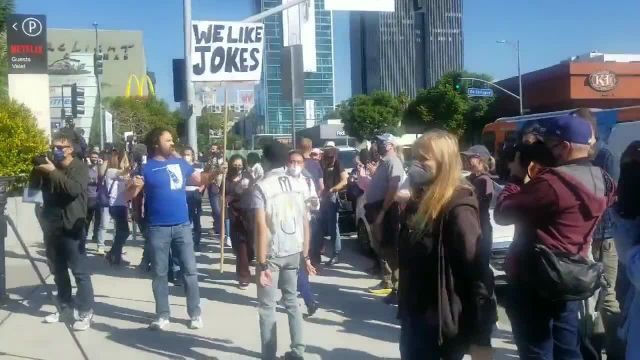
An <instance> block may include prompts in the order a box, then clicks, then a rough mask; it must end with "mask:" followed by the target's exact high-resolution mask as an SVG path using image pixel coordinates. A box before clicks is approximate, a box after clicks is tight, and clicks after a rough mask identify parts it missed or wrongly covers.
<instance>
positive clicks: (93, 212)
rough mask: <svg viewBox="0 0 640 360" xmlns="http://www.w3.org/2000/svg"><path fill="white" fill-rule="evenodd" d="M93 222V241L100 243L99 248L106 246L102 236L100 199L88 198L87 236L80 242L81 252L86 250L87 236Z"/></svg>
mask: <svg viewBox="0 0 640 360" xmlns="http://www.w3.org/2000/svg"><path fill="white" fill-rule="evenodd" d="M91 221H93V236H92V237H91V240H93V241H95V242H97V243H98V246H99V247H103V246H104V237H103V236H102V235H103V234H102V231H100V229H101V224H100V223H101V221H102V207H101V206H100V204H98V199H96V198H87V217H86V225H85V234H84V236H83V237H82V239H81V240H80V251H81V252H84V250H85V249H86V242H87V236H88V233H89V225H91Z"/></svg>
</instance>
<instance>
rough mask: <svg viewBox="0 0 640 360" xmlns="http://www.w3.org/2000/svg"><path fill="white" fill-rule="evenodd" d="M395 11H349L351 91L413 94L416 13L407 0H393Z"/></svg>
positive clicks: (359, 92)
mask: <svg viewBox="0 0 640 360" xmlns="http://www.w3.org/2000/svg"><path fill="white" fill-rule="evenodd" d="M395 6H396V8H395V12H389V13H387V12H380V13H378V12H352V13H351V23H350V36H351V81H352V93H353V94H362V93H364V94H368V93H371V92H373V91H376V90H385V91H389V92H391V93H393V94H396V95H398V94H400V93H401V92H404V93H406V94H408V95H410V96H415V94H416V91H417V85H418V84H417V82H416V79H417V78H418V77H419V73H417V72H416V71H417V70H418V68H419V67H418V66H417V64H416V60H417V57H416V56H415V53H416V40H417V32H416V29H415V24H414V22H415V15H414V12H413V6H412V4H411V1H410V0H396V2H395Z"/></svg>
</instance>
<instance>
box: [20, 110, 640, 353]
mask: <svg viewBox="0 0 640 360" xmlns="http://www.w3.org/2000/svg"><path fill="white" fill-rule="evenodd" d="M599 140H600V139H599V137H598V133H597V126H596V123H595V119H594V118H593V115H592V114H591V113H590V112H589V111H588V110H580V111H578V112H576V113H573V114H570V115H566V116H560V117H556V118H552V119H547V120H545V121H544V122H543V123H540V124H538V126H535V127H531V128H527V129H524V130H523V132H522V133H521V134H520V138H519V139H518V141H515V142H512V143H509V144H506V145H505V147H504V148H503V149H500V151H499V153H498V154H497V156H496V157H497V160H498V164H496V161H495V160H494V157H493V156H492V154H491V153H490V152H489V150H488V149H487V148H486V147H485V146H483V145H474V146H471V147H469V148H467V149H466V150H464V151H461V149H460V146H459V143H458V139H457V137H456V136H454V135H452V134H450V133H448V132H446V131H443V130H431V131H428V132H426V133H425V134H423V135H422V136H420V137H419V138H418V139H417V140H416V141H415V143H414V144H413V146H412V149H411V150H412V151H411V159H410V161H406V162H405V161H404V159H403V151H402V149H401V147H400V146H399V145H398V142H397V139H396V138H395V137H394V136H393V135H391V134H380V135H378V136H376V137H375V139H372V142H371V146H370V147H369V148H364V149H362V150H361V151H360V153H359V156H358V157H357V158H356V159H355V164H341V163H340V161H339V159H338V156H337V155H338V150H337V148H336V147H335V146H333V144H329V146H325V147H324V148H322V149H318V148H314V147H313V143H312V141H311V140H309V139H302V141H301V142H300V147H299V149H296V150H291V149H289V148H288V147H287V146H286V145H284V144H281V143H279V142H273V143H270V144H268V145H266V146H265V147H264V149H263V152H262V156H260V155H259V154H258V153H249V154H248V156H247V158H246V159H245V158H244V157H242V156H241V155H239V154H235V155H232V156H228V157H227V156H226V154H225V152H224V150H223V149H220V148H219V147H218V146H217V145H213V146H211V148H210V149H209V150H210V151H209V154H208V156H207V157H206V158H205V159H202V161H201V162H199V161H198V160H199V159H197V157H196V154H195V153H194V151H193V149H191V148H189V147H184V148H182V149H181V151H180V153H178V152H177V151H176V144H175V143H174V139H173V136H172V135H171V131H170V130H168V129H154V130H152V131H151V132H150V133H149V134H148V135H147V137H146V139H145V145H146V154H145V155H140V154H138V155H132V156H131V157H132V158H133V161H132V162H129V156H128V155H127V153H126V152H119V151H113V152H112V153H111V154H108V155H109V156H108V157H105V156H104V154H101V153H99V152H97V151H91V152H90V153H89V154H79V151H78V149H77V146H76V139H75V137H74V136H73V133H72V132H66V131H64V130H62V131H60V132H58V133H56V134H55V135H54V136H53V138H52V154H53V155H52V157H51V159H47V160H46V162H44V163H42V164H39V165H37V166H35V171H34V174H36V175H37V176H39V177H40V181H39V182H37V181H32V184H34V183H38V184H39V186H40V188H41V189H42V192H43V199H44V204H43V206H42V210H41V211H40V212H39V214H40V215H39V219H40V221H41V224H42V226H43V231H44V234H45V237H44V241H45V245H46V249H47V257H48V260H49V263H50V266H51V269H52V273H53V274H54V280H55V283H56V285H57V287H58V300H59V304H60V306H59V309H60V311H59V312H58V313H55V314H51V315H49V316H47V318H46V321H47V322H57V321H61V320H64V319H72V320H73V321H74V325H73V326H74V329H76V330H86V329H88V328H89V327H90V325H91V319H92V316H93V288H92V284H91V277H90V275H89V274H90V269H89V268H88V265H87V262H86V256H85V252H86V248H87V246H86V240H87V238H88V236H89V232H88V229H89V228H90V226H89V225H90V224H91V223H93V232H92V233H91V235H92V240H93V241H95V242H96V243H97V245H96V246H97V248H96V249H97V253H98V254H104V255H105V257H106V259H107V261H109V263H111V264H113V265H114V266H117V265H122V264H125V263H126V262H125V261H124V259H123V256H122V255H123V253H124V251H123V245H124V244H125V242H126V240H127V238H128V237H129V235H130V232H131V229H130V227H129V218H130V217H132V218H133V219H134V220H135V223H136V224H137V226H138V227H139V228H140V230H141V233H142V235H143V237H144V239H145V245H144V255H143V259H142V261H141V263H140V265H139V267H140V268H141V269H142V270H144V271H150V273H151V277H152V289H153V295H154V298H155V303H156V318H155V319H154V320H153V322H152V323H151V324H150V326H149V327H150V328H151V329H154V330H164V329H166V328H167V326H169V324H170V311H169V310H170V307H169V302H168V294H169V290H168V283H169V282H174V283H176V284H179V285H181V286H184V289H185V293H186V301H187V313H188V316H189V319H190V323H189V327H190V328H192V329H200V328H202V327H203V326H204V324H203V318H202V314H201V309H200V305H199V303H200V299H199V288H198V273H197V264H196V253H197V252H199V251H201V250H202V249H203V247H202V244H201V239H202V235H203V228H202V225H201V221H200V220H201V219H200V218H201V216H202V215H203V212H202V201H203V198H204V197H205V194H206V197H207V198H208V200H209V204H210V207H211V211H212V217H213V224H214V225H213V229H212V231H213V232H215V233H217V234H219V239H220V246H227V245H229V246H231V247H232V249H233V253H234V255H235V257H236V276H237V281H238V287H239V288H240V289H247V288H248V287H249V286H251V284H254V283H255V284H256V286H257V290H258V291H257V297H258V299H257V300H258V313H259V318H260V320H259V329H260V334H261V344H262V358H263V359H275V358H276V349H277V343H276V318H275V313H276V305H277V302H278V299H279V296H278V294H277V290H278V289H280V290H281V292H282V298H281V304H282V305H283V306H284V308H285V309H286V313H287V315H288V317H289V328H290V334H291V351H290V352H288V353H286V354H285V359H302V358H303V356H304V352H305V342H304V339H303V337H302V328H303V320H302V319H303V316H302V313H301V310H300V307H299V305H298V300H297V298H298V294H299V293H300V294H301V295H302V297H303V299H304V303H305V305H306V307H307V315H308V316H313V315H314V313H315V312H316V311H317V310H318V307H319V306H320V304H318V302H317V301H316V299H315V296H314V294H313V292H312V291H311V285H310V282H309V276H310V275H315V274H316V273H317V272H318V271H319V270H321V268H322V267H323V266H326V267H331V266H333V265H335V264H338V263H340V261H342V260H343V259H342V256H341V249H342V241H341V237H340V228H339V227H340V226H339V221H338V213H339V207H340V194H341V193H343V192H346V193H347V197H349V198H350V199H351V200H352V201H353V202H354V203H355V202H356V201H358V199H359V198H360V197H362V198H361V199H360V201H363V203H364V212H365V218H366V220H367V222H368V223H369V226H370V227H371V235H372V237H371V248H372V249H373V250H374V254H375V255H374V261H373V267H372V268H371V270H370V273H371V274H374V275H375V276H377V277H379V280H380V282H379V283H378V284H377V285H376V286H374V287H371V288H369V289H368V291H369V292H370V293H371V294H373V295H378V296H384V301H385V302H386V303H387V304H390V305H397V316H398V319H399V322H400V325H401V334H400V344H399V346H400V353H401V356H402V358H403V359H462V358H463V356H464V355H465V354H471V356H472V358H473V359H491V358H493V352H492V347H491V336H492V333H493V331H494V328H495V324H496V322H497V320H498V312H497V303H498V302H497V299H496V294H495V292H496V288H495V283H494V275H493V272H492V269H491V267H490V259H491V250H492V242H493V231H492V217H493V220H494V221H495V223H497V224H501V225H515V234H514V239H513V243H512V245H511V247H510V249H509V252H508V255H507V258H506V260H505V270H506V274H507V278H508V285H507V288H506V296H505V299H504V306H505V308H506V311H507V315H508V317H509V321H510V322H511V324H512V328H513V335H514V340H515V344H516V345H517V348H518V352H519V355H520V357H521V358H523V359H601V358H602V354H603V353H606V356H607V359H609V360H611V359H625V358H626V359H635V358H640V346H639V345H638V344H637V343H635V342H633V341H629V340H630V339H632V338H633V337H634V334H638V331H640V315H639V314H640V286H639V285H638V284H639V283H640V245H639V244H640V220H639V217H640V210H638V205H637V204H638V203H639V202H638V200H640V190H637V186H634V184H637V183H638V181H640V142H634V143H633V144H631V145H630V146H629V148H628V149H627V151H625V153H624V154H623V155H622V158H621V159H620V165H618V162H617V161H616V159H615V156H613V154H612V153H611V152H610V151H609V150H608V149H607V148H606V145H605V144H604V143H603V142H601V141H599ZM500 162H502V163H500ZM351 165H353V166H354V170H353V172H352V173H351V174H347V171H346V170H345V168H347V167H350V166H351ZM501 169H502V170H501ZM496 173H501V174H500V175H502V179H501V176H498V175H497V174H496ZM223 194H224V196H222V195H223ZM223 198H224V202H223V200H222V199H223ZM130 212H131V214H130ZM106 214H108V215H110V218H111V219H113V223H114V229H115V235H114V239H113V244H112V246H111V249H110V250H109V251H108V252H105V241H104V239H105V235H104V228H105V227H106V224H107V222H108V221H109V218H108V217H107V216H106ZM223 214H224V215H223ZM322 255H324V256H325V257H326V259H327V260H326V261H325V262H324V263H322ZM252 268H254V269H255V270H254V271H253V272H252ZM69 270H71V272H72V274H73V275H74V277H75V280H76V284H77V288H78V290H77V294H76V299H75V303H74V302H73V301H72V297H71V283H70V279H69V274H68V271H69ZM74 309H75V313H74Z"/></svg>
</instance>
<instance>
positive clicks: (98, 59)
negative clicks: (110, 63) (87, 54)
mask: <svg viewBox="0 0 640 360" xmlns="http://www.w3.org/2000/svg"><path fill="white" fill-rule="evenodd" d="M103 71H104V55H103V54H102V53H98V52H97V53H94V54H93V73H94V74H95V75H102V73H103Z"/></svg>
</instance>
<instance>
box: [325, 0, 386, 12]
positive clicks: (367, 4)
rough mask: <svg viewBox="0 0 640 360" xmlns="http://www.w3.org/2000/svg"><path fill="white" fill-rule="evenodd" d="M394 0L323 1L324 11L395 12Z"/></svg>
mask: <svg viewBox="0 0 640 360" xmlns="http://www.w3.org/2000/svg"><path fill="white" fill-rule="evenodd" d="M395 6H396V4H395V0H324V9H325V10H334V11H384V12H394V11H395Z"/></svg>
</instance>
